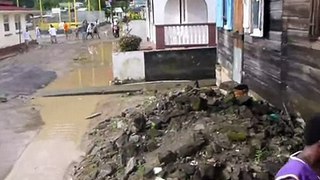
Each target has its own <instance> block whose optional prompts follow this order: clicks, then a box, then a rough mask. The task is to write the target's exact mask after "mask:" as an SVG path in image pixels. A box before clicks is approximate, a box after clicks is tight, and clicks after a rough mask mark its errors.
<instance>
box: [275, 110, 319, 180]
mask: <svg viewBox="0 0 320 180" xmlns="http://www.w3.org/2000/svg"><path fill="white" fill-rule="evenodd" d="M304 140H305V147H304V149H303V151H300V152H297V153H295V154H293V155H291V156H290V159H289V161H288V162H287V163H286V164H285V165H284V166H283V167H282V168H281V169H280V171H279V172H278V173H277V175H276V177H275V179H276V180H320V177H319V175H320V114H317V115H316V116H314V117H313V118H311V119H310V120H309V121H308V122H307V124H306V127H305V129H304Z"/></svg>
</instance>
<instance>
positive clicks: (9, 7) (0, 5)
mask: <svg viewBox="0 0 320 180" xmlns="http://www.w3.org/2000/svg"><path fill="white" fill-rule="evenodd" d="M0 1H1V0H0ZM32 10H33V9H31V8H24V7H17V6H15V5H14V4H13V3H12V2H11V1H2V2H0V11H32Z"/></svg>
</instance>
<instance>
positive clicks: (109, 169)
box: [98, 163, 116, 178]
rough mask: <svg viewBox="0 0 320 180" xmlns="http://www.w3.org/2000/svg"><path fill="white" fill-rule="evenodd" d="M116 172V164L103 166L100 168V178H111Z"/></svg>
mask: <svg viewBox="0 0 320 180" xmlns="http://www.w3.org/2000/svg"><path fill="white" fill-rule="evenodd" d="M115 170H116V165H115V164H111V163H109V164H103V165H101V166H100V171H99V175H98V178H105V177H107V176H110V175H112V174H113V173H115Z"/></svg>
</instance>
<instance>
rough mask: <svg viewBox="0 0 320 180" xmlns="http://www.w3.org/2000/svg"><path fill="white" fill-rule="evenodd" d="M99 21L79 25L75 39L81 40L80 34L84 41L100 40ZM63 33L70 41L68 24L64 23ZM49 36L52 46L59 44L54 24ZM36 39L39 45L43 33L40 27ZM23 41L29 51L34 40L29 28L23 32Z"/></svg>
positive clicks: (85, 21)
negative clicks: (89, 39)
mask: <svg viewBox="0 0 320 180" xmlns="http://www.w3.org/2000/svg"><path fill="white" fill-rule="evenodd" d="M98 26H99V20H96V21H95V22H92V23H88V21H87V20H84V21H83V22H82V24H81V26H80V27H79V25H76V28H75V29H74V33H75V39H77V40H79V34H80V33H81V34H82V40H87V39H88V37H89V36H90V37H91V39H94V38H95V37H98V38H99V39H100V34H99V28H98ZM63 31H64V34H65V37H66V39H67V40H68V39H70V37H69V36H70V34H71V31H70V26H69V24H68V23H67V22H64V23H63ZM48 32H49V36H50V41H51V43H52V44H57V43H58V39H57V28H55V27H54V26H53V25H52V24H50V27H49V30H48ZM35 36H36V37H35V38H36V41H37V42H38V43H39V40H40V39H41V36H42V33H41V30H40V27H39V26H38V25H37V26H36V28H35ZM23 39H24V42H25V45H26V50H27V51H28V49H29V44H30V42H31V41H32V40H33V38H32V37H31V34H30V31H29V29H28V28H26V30H25V31H24V32H23Z"/></svg>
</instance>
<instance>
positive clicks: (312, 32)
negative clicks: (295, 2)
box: [309, 0, 320, 40]
mask: <svg viewBox="0 0 320 180" xmlns="http://www.w3.org/2000/svg"><path fill="white" fill-rule="evenodd" d="M310 6H311V7H310V8H311V11H310V25H309V37H310V39H312V40H316V39H318V37H319V35H320V34H319V25H320V23H319V20H320V19H319V13H320V12H319V8H320V2H319V0H311V1H310Z"/></svg>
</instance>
